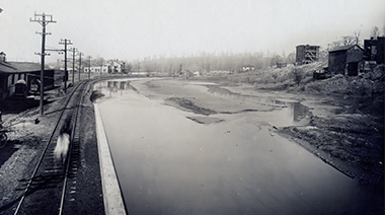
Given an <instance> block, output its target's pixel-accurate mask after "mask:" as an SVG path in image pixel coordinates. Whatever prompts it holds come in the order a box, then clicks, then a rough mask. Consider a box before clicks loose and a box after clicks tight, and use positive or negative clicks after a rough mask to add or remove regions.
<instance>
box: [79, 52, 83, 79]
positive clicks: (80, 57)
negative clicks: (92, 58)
mask: <svg viewBox="0 0 385 215" xmlns="http://www.w3.org/2000/svg"><path fill="white" fill-rule="evenodd" d="M82 55H83V53H81V52H79V82H80V72H81V71H82Z"/></svg>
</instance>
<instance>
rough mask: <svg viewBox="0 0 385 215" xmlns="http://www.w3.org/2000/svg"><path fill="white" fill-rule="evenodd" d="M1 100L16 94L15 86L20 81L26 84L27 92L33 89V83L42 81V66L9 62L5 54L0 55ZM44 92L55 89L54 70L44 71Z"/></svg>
mask: <svg viewBox="0 0 385 215" xmlns="http://www.w3.org/2000/svg"><path fill="white" fill-rule="evenodd" d="M0 55H1V56H0V100H1V99H5V98H7V97H10V96H12V95H13V94H14V92H15V84H16V83H17V81H19V80H24V81H25V82H26V88H27V89H26V91H27V92H29V91H30V89H31V83H32V82H33V81H34V82H36V81H37V80H39V81H40V70H41V66H40V64H39V63H31V62H7V61H6V59H5V54H4V53H3V52H2V53H0ZM43 81H44V90H49V89H53V88H54V87H55V86H54V70H53V69H48V70H44V80H43Z"/></svg>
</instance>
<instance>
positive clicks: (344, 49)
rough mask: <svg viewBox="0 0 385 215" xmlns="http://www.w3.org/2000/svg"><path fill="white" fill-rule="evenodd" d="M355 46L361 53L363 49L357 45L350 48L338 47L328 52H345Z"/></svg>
mask: <svg viewBox="0 0 385 215" xmlns="http://www.w3.org/2000/svg"><path fill="white" fill-rule="evenodd" d="M355 46H357V47H358V48H360V49H361V50H362V51H363V49H362V48H361V47H360V46H359V45H350V46H338V47H336V48H334V49H332V50H330V51H329V52H338V51H347V50H349V49H351V48H353V47H355Z"/></svg>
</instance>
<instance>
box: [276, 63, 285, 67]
mask: <svg viewBox="0 0 385 215" xmlns="http://www.w3.org/2000/svg"><path fill="white" fill-rule="evenodd" d="M286 66H287V63H277V68H283V67H286Z"/></svg>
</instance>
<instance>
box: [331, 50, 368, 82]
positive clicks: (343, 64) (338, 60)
mask: <svg viewBox="0 0 385 215" xmlns="http://www.w3.org/2000/svg"><path fill="white" fill-rule="evenodd" d="M363 55H364V50H363V49H362V48H361V47H360V46H359V45H350V46H340V47H337V48H335V49H332V50H330V51H329V62H328V69H329V72H331V73H332V74H342V75H346V74H347V75H353V76H354V75H357V74H358V71H359V68H360V64H361V62H362V60H363Z"/></svg>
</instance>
